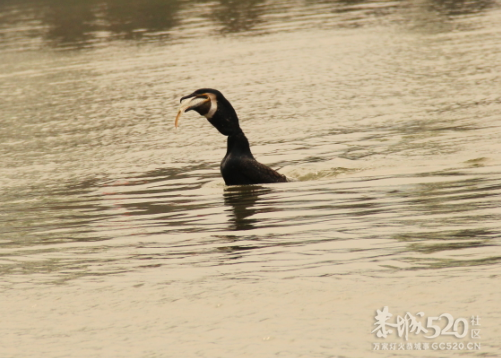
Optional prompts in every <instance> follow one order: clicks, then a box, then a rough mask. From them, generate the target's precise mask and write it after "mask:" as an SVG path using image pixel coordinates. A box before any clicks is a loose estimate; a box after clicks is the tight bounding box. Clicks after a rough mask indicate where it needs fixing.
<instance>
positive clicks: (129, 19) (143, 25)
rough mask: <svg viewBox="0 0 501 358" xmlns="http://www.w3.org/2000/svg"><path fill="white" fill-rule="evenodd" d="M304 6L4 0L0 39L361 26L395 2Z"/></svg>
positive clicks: (449, 1)
mask: <svg viewBox="0 0 501 358" xmlns="http://www.w3.org/2000/svg"><path fill="white" fill-rule="evenodd" d="M494 4H495V1H494V0H461V1H453V0H427V1H423V2H422V3H421V6H422V7H423V8H426V9H428V11H429V12H434V13H438V14H442V15H444V16H445V17H453V16H462V15H467V14H475V13H478V12H481V11H485V10H488V9H489V8H491V7H492V6H493V5H494ZM305 5H306V6H307V7H306V8H303V9H302V11H301V12H299V11H296V10H295V8H296V7H297V6H298V4H296V3H294V2H287V1H283V2H275V3H272V4H268V3H266V2H265V1H264V0H239V1H236V0H220V1H218V2H207V1H204V0H198V1H193V0H144V1H140V2H138V1H133V0H89V1H83V0H78V1H64V0H41V1H33V0H15V1H13V0H11V1H8V0H7V1H3V2H2V3H0V19H2V22H1V25H0V41H1V39H2V37H3V38H4V40H5V39H9V40H11V41H12V40H13V39H16V38H17V39H22V38H23V37H24V36H27V37H30V38H32V41H31V43H33V40H35V39H39V38H41V39H43V41H44V42H45V43H46V44H48V45H51V46H55V47H67V46H70V47H73V48H75V47H76V48H78V47H88V46H92V45H93V44H95V43H99V42H101V41H102V40H107V41H110V40H117V39H124V40H145V36H146V37H148V36H149V35H153V36H154V37H155V38H156V39H157V40H160V39H164V38H166V37H169V36H170V35H172V34H173V33H172V30H173V29H175V28H177V27H179V26H181V27H183V26H184V25H183V23H184V20H185V18H186V17H191V16H201V17H202V18H203V19H204V21H208V22H212V23H214V26H215V28H216V29H217V32H219V33H222V34H226V33H228V34H230V33H245V32H249V31H251V32H252V31H253V30H259V31H260V30H262V29H264V28H266V27H267V24H268V23H274V22H277V21H279V22H284V23H286V22H288V20H290V18H294V19H295V20H296V21H297V20H300V19H301V17H305V18H308V17H309V16H312V15H314V14H319V13H323V14H322V15H323V16H326V15H327V16H333V15H335V14H343V16H346V15H348V17H346V18H345V21H346V22H355V23H357V24H358V25H360V24H362V23H363V22H364V18H367V17H374V16H375V17H381V16H386V15H388V13H389V12H392V11H395V10H396V9H397V5H398V3H395V2H393V1H382V2H380V3H375V6H370V5H366V4H365V1H357V0H355V1H336V2H330V1H322V0H316V1H312V0H309V1H306V2H305ZM308 7H311V9H308ZM21 9H22V10H21ZM350 13H352V14H353V15H349V14H350ZM329 14H330V15H329ZM332 20H334V21H335V19H332ZM443 20H445V19H443ZM20 23H24V24H28V25H29V26H28V27H26V26H23V27H19V28H17V29H16V32H18V33H19V32H21V33H23V35H22V36H19V35H18V34H16V33H14V32H13V31H11V30H12V29H15V28H16V27H18V24H20Z"/></svg>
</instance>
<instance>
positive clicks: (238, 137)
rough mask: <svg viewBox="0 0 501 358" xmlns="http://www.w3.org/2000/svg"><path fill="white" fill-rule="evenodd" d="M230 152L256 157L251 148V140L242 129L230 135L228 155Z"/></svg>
mask: <svg viewBox="0 0 501 358" xmlns="http://www.w3.org/2000/svg"><path fill="white" fill-rule="evenodd" d="M239 129H240V128H239ZM230 154H234V155H244V156H249V157H251V158H254V156H253V155H252V153H251V150H250V145H249V141H248V140H247V137H246V136H245V134H244V132H242V130H240V131H239V132H236V133H233V134H231V135H229V136H228V148H227V152H226V155H227V156H228V155H230Z"/></svg>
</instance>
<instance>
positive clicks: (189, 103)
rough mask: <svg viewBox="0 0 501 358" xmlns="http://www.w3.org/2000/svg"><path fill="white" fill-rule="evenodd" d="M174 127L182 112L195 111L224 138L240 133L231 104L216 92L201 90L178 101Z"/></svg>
mask: <svg viewBox="0 0 501 358" xmlns="http://www.w3.org/2000/svg"><path fill="white" fill-rule="evenodd" d="M180 102H181V107H180V108H179V112H178V114H177V117H176V123H175V124H176V127H177V124H178V121H179V117H180V116H181V114H182V113H183V112H188V111H196V112H198V114H200V115H201V116H204V117H205V118H207V120H208V121H209V122H210V123H211V124H212V125H213V126H214V127H216V129H217V130H218V131H219V132H221V134H224V135H226V136H229V135H232V134H236V133H239V132H241V131H242V130H241V129H240V125H239V123H238V117H237V113H236V112H235V110H234V109H233V106H232V105H231V103H230V102H229V101H228V100H227V99H226V98H224V96H223V94H222V93H221V92H219V91H218V90H215V89H211V88H201V89H198V90H196V91H195V92H193V93H192V94H190V95H188V96H184V97H182V98H181V100H180Z"/></svg>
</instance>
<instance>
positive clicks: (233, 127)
mask: <svg viewBox="0 0 501 358" xmlns="http://www.w3.org/2000/svg"><path fill="white" fill-rule="evenodd" d="M189 98H191V99H190V101H189V102H186V103H185V104H182V105H181V107H180V108H179V112H178V114H177V117H176V122H175V125H176V127H177V126H178V122H179V117H180V116H181V114H182V113H183V112H188V111H191V110H193V111H196V112H198V113H199V114H200V115H202V116H205V118H207V120H208V121H209V122H210V124H212V125H213V126H214V127H216V129H217V130H218V131H219V132H220V133H221V134H223V135H225V136H227V137H228V147H227V150H226V155H225V156H224V158H223V160H222V162H221V174H222V176H223V179H224V182H225V183H226V185H243V184H264V183H279V182H286V181H287V178H286V177H285V176H284V175H282V174H280V173H278V172H276V171H275V170H273V169H271V168H270V167H268V166H266V165H264V164H261V163H259V162H258V161H257V160H256V159H254V156H253V155H252V153H251V150H250V146H249V141H248V140H247V137H246V136H245V134H244V132H242V129H241V128H240V125H239V124H238V116H237V112H235V110H234V109H233V106H232V105H231V104H230V102H229V101H228V100H227V99H226V98H225V97H224V96H223V94H222V93H221V92H219V91H217V90H215V89H211V88H202V89H198V90H196V91H195V92H193V93H192V94H190V95H188V96H184V97H182V98H181V100H180V102H183V100H185V99H189Z"/></svg>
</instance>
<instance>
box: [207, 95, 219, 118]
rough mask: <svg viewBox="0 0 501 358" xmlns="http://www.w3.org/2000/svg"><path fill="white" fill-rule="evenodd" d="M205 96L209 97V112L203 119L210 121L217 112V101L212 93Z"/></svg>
mask: <svg viewBox="0 0 501 358" xmlns="http://www.w3.org/2000/svg"><path fill="white" fill-rule="evenodd" d="M207 96H209V99H210V109H209V112H207V113H206V114H205V118H207V119H211V118H212V117H213V116H214V113H216V111H217V99H216V95H215V94H213V93H207Z"/></svg>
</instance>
